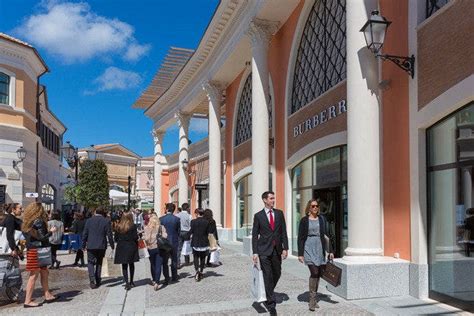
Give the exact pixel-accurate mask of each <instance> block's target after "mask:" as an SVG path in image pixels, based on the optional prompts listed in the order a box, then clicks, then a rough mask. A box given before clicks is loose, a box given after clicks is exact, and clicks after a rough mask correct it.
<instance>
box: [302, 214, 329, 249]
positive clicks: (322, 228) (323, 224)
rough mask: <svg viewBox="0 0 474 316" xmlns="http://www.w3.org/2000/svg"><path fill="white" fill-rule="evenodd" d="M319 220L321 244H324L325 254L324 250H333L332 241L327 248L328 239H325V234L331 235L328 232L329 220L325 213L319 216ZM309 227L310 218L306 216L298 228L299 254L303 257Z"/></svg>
mask: <svg viewBox="0 0 474 316" xmlns="http://www.w3.org/2000/svg"><path fill="white" fill-rule="evenodd" d="M318 220H319V236H320V238H321V244H322V245H323V255H324V252H325V251H327V252H329V253H331V252H333V249H332V246H331V243H329V245H328V246H329V249H326V248H327V246H326V241H325V240H324V236H325V235H326V236H329V235H328V233H327V229H326V226H327V221H326V218H325V217H324V216H323V215H319V216H318ZM308 229H309V218H308V216H305V217H303V218H302V219H301V221H300V226H299V229H298V256H299V257H302V256H303V255H304V245H305V243H306V239H308Z"/></svg>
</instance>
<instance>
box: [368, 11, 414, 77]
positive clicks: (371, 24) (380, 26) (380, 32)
mask: <svg viewBox="0 0 474 316" xmlns="http://www.w3.org/2000/svg"><path fill="white" fill-rule="evenodd" d="M391 23H392V22H390V21H387V19H386V18H384V17H383V16H381V15H380V14H379V11H377V10H374V11H372V14H371V16H370V18H369V20H368V21H367V22H365V24H364V26H363V27H362V28H361V29H360V31H361V32H363V33H364V37H365V42H366V44H367V48H368V49H370V51H371V52H372V53H373V54H374V55H375V57H379V58H380V59H382V60H384V61H385V60H390V61H391V62H393V63H394V64H395V65H397V66H398V67H399V68H401V69H403V70H405V71H406V72H407V73H408V74H409V75H410V76H411V77H412V78H413V77H414V76H415V56H414V55H411V56H410V57H405V56H395V55H388V54H379V52H380V50H381V49H382V47H383V44H384V41H385V35H386V33H387V28H388V27H389V25H390V24H391Z"/></svg>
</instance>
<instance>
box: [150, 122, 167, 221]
mask: <svg viewBox="0 0 474 316" xmlns="http://www.w3.org/2000/svg"><path fill="white" fill-rule="evenodd" d="M152 134H153V142H154V144H155V157H154V159H153V182H154V184H153V190H154V191H153V195H154V198H153V200H154V202H153V204H154V205H153V207H154V208H155V212H156V213H157V214H161V211H162V210H163V209H164V205H163V204H162V199H161V183H162V181H161V172H162V171H163V166H162V163H163V148H162V144H163V138H164V136H165V132H164V131H160V130H158V129H154V130H153V131H152Z"/></svg>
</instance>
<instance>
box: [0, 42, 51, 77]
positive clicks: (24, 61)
mask: <svg viewBox="0 0 474 316" xmlns="http://www.w3.org/2000/svg"><path fill="white" fill-rule="evenodd" d="M0 64H5V65H9V66H11V67H14V68H18V69H21V70H23V71H24V72H25V73H26V74H28V76H29V77H30V78H31V80H33V82H36V78H37V76H39V75H40V74H41V73H42V72H43V71H45V70H46V68H45V67H44V65H43V64H42V63H41V61H40V60H39V59H38V56H36V54H35V53H34V51H33V49H32V48H27V47H22V46H20V45H15V44H14V43H11V42H9V41H6V40H2V39H0Z"/></svg>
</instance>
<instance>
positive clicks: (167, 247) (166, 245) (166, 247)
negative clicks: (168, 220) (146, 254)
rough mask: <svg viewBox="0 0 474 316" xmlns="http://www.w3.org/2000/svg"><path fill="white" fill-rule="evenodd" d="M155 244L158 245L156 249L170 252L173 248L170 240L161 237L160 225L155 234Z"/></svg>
mask: <svg viewBox="0 0 474 316" xmlns="http://www.w3.org/2000/svg"><path fill="white" fill-rule="evenodd" d="M156 244H157V245H158V249H160V250H163V251H165V252H170V251H171V249H172V248H173V247H172V245H171V243H170V241H169V240H168V239H166V238H164V237H163V234H162V226H161V225H160V227H159V228H158V234H157V235H156Z"/></svg>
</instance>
